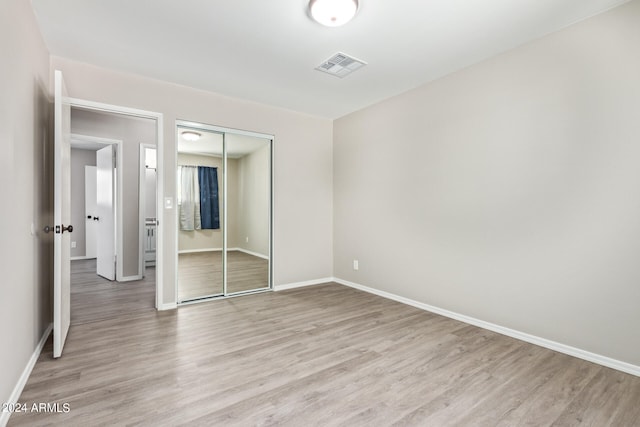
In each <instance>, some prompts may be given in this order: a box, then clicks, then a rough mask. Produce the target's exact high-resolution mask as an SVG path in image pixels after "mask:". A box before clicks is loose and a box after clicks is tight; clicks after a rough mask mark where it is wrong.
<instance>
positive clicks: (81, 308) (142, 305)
mask: <svg viewBox="0 0 640 427" xmlns="http://www.w3.org/2000/svg"><path fill="white" fill-rule="evenodd" d="M155 301H156V269H155V268H154V267H147V268H146V269H145V278H144V279H142V280H136V281H131V282H115V281H113V282H112V281H109V280H107V279H105V278H102V277H100V276H98V275H97V274H96V260H95V259H88V260H74V261H71V324H72V325H76V324H80V323H86V322H95V321H99V320H104V319H111V318H114V317H120V316H122V315H126V314H129V313H133V312H138V311H155Z"/></svg>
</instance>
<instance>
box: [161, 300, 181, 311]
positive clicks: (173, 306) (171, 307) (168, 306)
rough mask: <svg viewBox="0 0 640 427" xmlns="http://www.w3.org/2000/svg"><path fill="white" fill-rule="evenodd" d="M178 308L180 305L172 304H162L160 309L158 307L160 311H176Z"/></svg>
mask: <svg viewBox="0 0 640 427" xmlns="http://www.w3.org/2000/svg"><path fill="white" fill-rule="evenodd" d="M176 308H178V303H175V302H172V303H169V304H162V305H161V306H160V307H158V311H164V310H175V309H176Z"/></svg>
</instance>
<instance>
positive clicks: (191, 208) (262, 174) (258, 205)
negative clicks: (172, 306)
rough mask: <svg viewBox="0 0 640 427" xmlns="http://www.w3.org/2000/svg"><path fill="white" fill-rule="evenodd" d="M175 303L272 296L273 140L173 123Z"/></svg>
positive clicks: (227, 130)
mask: <svg viewBox="0 0 640 427" xmlns="http://www.w3.org/2000/svg"><path fill="white" fill-rule="evenodd" d="M176 141H177V155H176V171H177V182H176V186H177V187H176V188H177V209H178V212H177V221H176V222H177V223H176V233H177V239H176V240H177V242H178V251H177V254H176V263H177V268H176V271H177V280H176V284H177V295H178V303H180V304H186V303H192V302H199V301H203V300H209V299H212V298H223V297H229V296H238V295H244V294H250V293H256V292H264V291H268V290H270V289H272V280H271V259H272V244H271V224H272V218H271V217H272V208H271V206H272V145H273V137H272V136H271V135H265V134H259V133H255V132H246V131H240V130H235V129H228V128H221V127H217V126H211V125H205V124H200V123H193V122H183V121H178V122H177V125H176Z"/></svg>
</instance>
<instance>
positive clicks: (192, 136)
mask: <svg viewBox="0 0 640 427" xmlns="http://www.w3.org/2000/svg"><path fill="white" fill-rule="evenodd" d="M200 136H201V135H200V134H199V133H198V132H194V131H192V130H185V131H184V132H182V138H183V139H184V140H185V141H197V140H199V139H200Z"/></svg>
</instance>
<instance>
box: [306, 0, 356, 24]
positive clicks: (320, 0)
mask: <svg viewBox="0 0 640 427" xmlns="http://www.w3.org/2000/svg"><path fill="white" fill-rule="evenodd" d="M357 11H358V0H311V1H310V2H309V12H310V13H311V17H312V18H313V19H315V20H316V21H317V22H318V23H320V24H322V25H326V26H327V27H339V26H340V25H344V24H346V23H347V22H349V21H351V19H353V17H354V16H355V14H356V12H357Z"/></svg>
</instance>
